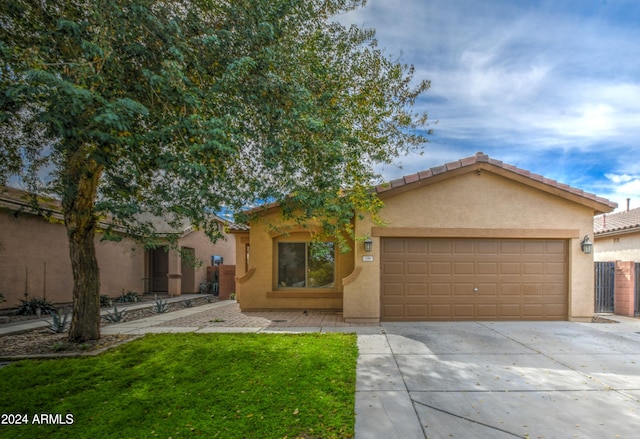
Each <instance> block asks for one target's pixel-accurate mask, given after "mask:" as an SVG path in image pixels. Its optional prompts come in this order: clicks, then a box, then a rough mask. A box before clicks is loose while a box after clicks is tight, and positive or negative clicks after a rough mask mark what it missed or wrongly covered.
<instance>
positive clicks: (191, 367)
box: [0, 333, 358, 439]
mask: <svg viewBox="0 0 640 439" xmlns="http://www.w3.org/2000/svg"><path fill="white" fill-rule="evenodd" d="M357 356H358V350H357V340H356V336H355V335H354V334H317V333H316V334H158V335H146V336H145V337H144V338H142V339H140V340H137V341H134V342H131V343H128V344H125V345H123V346H121V347H119V348H117V349H116V350H113V351H110V352H107V353H105V354H101V355H99V356H96V357H85V358H65V359H59V360H55V361H51V360H47V361H21V362H18V363H13V364H10V365H8V366H5V367H2V368H0V394H1V395H2V407H3V410H4V411H5V412H6V413H29V414H30V416H31V415H32V414H33V413H63V414H66V413H72V414H73V416H74V422H73V424H69V425H64V426H61V427H55V428H54V426H52V425H33V424H32V423H30V424H29V425H21V426H16V427H11V426H5V427H3V428H2V429H0V438H11V439H21V438H35V437H46V438H52V439H53V438H69V437H73V438H76V437H87V438H89V437H90V438H96V439H101V438H114V437H119V438H120V437H124V438H144V437H154V436H156V435H157V437H160V438H167V437H174V438H176V437H202V438H216V437H221V438H225V439H239V438H284V437H288V438H309V439H311V438H327V439H329V438H336V439H337V438H349V437H353V434H354V425H355V413H354V404H355V385H356V363H357ZM159 389H161V391H159ZM212 389H213V391H212Z"/></svg>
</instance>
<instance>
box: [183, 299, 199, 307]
mask: <svg viewBox="0 0 640 439" xmlns="http://www.w3.org/2000/svg"><path fill="white" fill-rule="evenodd" d="M195 304H196V303H195V302H194V300H193V299H184V300H183V301H182V306H184V307H185V308H192V307H193V306H194V305H195Z"/></svg>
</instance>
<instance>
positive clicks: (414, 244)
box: [406, 239, 428, 255]
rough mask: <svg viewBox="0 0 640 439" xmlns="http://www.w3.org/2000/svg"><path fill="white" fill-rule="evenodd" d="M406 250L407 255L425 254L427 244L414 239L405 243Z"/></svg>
mask: <svg viewBox="0 0 640 439" xmlns="http://www.w3.org/2000/svg"><path fill="white" fill-rule="evenodd" d="M406 248H407V253H408V254H424V255H426V254H427V248H428V242H427V241H425V240H417V239H414V240H412V241H406Z"/></svg>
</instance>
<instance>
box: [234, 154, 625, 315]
mask: <svg viewBox="0 0 640 439" xmlns="http://www.w3.org/2000/svg"><path fill="white" fill-rule="evenodd" d="M376 193H377V195H378V196H379V197H380V198H381V199H382V200H383V201H384V207H383V209H382V210H381V212H380V216H381V217H382V218H383V220H384V221H385V224H386V226H385V227H376V226H375V225H374V224H373V223H372V222H371V221H370V220H369V219H367V218H365V219H364V220H361V219H359V217H358V215H356V216H355V219H354V221H355V223H354V228H355V233H356V236H361V237H368V238H369V239H370V241H371V249H365V246H364V243H363V242H362V241H356V242H351V248H352V251H350V252H348V253H340V252H339V251H338V250H337V249H334V247H333V244H332V243H325V244H324V246H325V248H324V249H323V250H324V251H322V252H320V256H319V257H318V256H317V253H318V252H316V251H314V250H317V249H314V246H317V245H318V244H314V243H313V242H312V239H311V235H312V233H313V232H314V225H313V224H305V225H298V224H293V223H290V224H289V223H286V222H282V220H281V216H280V213H279V210H278V207H277V206H274V207H271V208H269V209H267V210H265V211H264V212H263V213H262V214H261V215H260V216H259V217H258V218H256V219H255V220H253V221H252V222H251V224H250V228H247V229H245V230H234V231H233V233H234V234H236V273H237V278H236V291H237V297H238V301H239V303H240V307H241V309H242V310H244V311H248V310H274V309H326V310H337V311H341V312H342V313H343V315H344V318H345V320H347V321H350V322H375V321H380V320H385V321H423V320H589V319H591V317H592V315H593V312H594V285H593V255H592V254H585V253H583V251H582V249H581V242H582V240H583V238H584V237H585V236H592V234H593V217H594V215H597V214H601V213H606V212H611V211H612V210H613V209H615V207H616V204H615V203H612V202H610V201H608V200H606V199H603V198H599V197H597V196H595V195H593V194H589V193H585V192H583V191H581V190H579V189H575V188H572V187H570V186H567V185H564V184H561V183H558V182H556V181H554V180H550V179H546V178H544V177H542V176H540V175H536V174H532V173H530V172H528V171H525V170H523V169H519V168H517V167H515V166H512V165H508V164H505V163H503V162H501V161H498V160H494V159H492V158H490V157H488V156H487V155H485V154H483V153H478V154H476V155H475V156H472V157H467V158H464V159H461V160H458V161H455V162H452V163H447V164H445V165H442V166H439V167H435V168H432V169H429V170H426V171H423V172H419V173H417V174H413V175H409V176H406V177H404V178H402V179H399V180H395V181H392V182H390V183H389V184H386V185H381V186H378V187H377V188H376ZM274 224H275V225H277V227H273V225H274Z"/></svg>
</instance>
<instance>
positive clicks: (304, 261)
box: [278, 242, 335, 288]
mask: <svg viewBox="0 0 640 439" xmlns="http://www.w3.org/2000/svg"><path fill="white" fill-rule="evenodd" d="M334 256H335V252H334V245H333V242H280V243H278V286H279V287H283V288H332V287H333V286H334V280H335V257H334Z"/></svg>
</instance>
